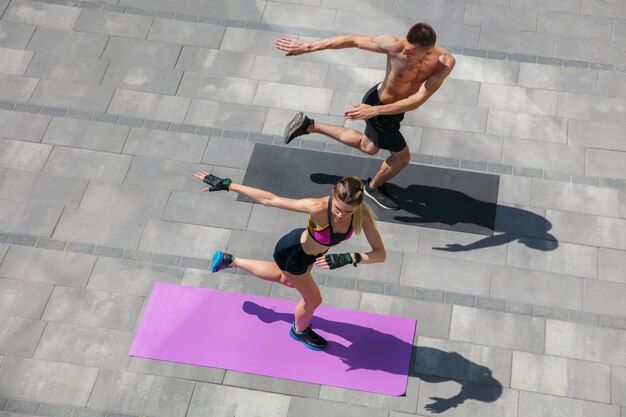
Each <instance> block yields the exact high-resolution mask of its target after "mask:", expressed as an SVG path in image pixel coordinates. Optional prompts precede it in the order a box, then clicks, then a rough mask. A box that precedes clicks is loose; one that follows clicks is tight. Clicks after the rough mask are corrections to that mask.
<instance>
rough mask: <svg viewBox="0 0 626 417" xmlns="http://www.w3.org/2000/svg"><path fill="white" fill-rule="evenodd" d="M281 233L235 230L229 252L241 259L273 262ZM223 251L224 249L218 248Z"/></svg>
mask: <svg viewBox="0 0 626 417" xmlns="http://www.w3.org/2000/svg"><path fill="white" fill-rule="evenodd" d="M281 237H282V235H281V234H280V233H262V232H249V231H246V232H243V231H239V230H233V231H232V235H231V237H230V240H229V241H228V248H227V250H228V252H229V253H232V254H233V255H235V256H239V257H241V258H252V259H263V260H267V261H271V260H273V258H272V254H273V252H274V247H275V245H276V242H278V240H279V239H280V238H281ZM216 249H222V250H223V247H222V248H216Z"/></svg>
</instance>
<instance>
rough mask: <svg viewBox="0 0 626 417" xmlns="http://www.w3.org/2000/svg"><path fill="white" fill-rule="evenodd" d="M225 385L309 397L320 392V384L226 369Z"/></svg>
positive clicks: (313, 396)
mask: <svg viewBox="0 0 626 417" xmlns="http://www.w3.org/2000/svg"><path fill="white" fill-rule="evenodd" d="M224 385H229V386H234V387H239V388H246V389H252V390H255V391H269V392H274V393H276V394H285V395H292V396H294V395H295V396H298V397H308V398H318V396H319V394H320V385H315V384H309V383H306V382H299V381H288V380H284V379H277V378H269V377H265V376H262V375H253V374H244V373H241V372H235V371H226V375H225V377H224Z"/></svg>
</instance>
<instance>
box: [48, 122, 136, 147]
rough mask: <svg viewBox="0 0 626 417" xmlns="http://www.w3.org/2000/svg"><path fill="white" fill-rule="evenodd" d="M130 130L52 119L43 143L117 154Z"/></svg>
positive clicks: (109, 125)
mask: <svg viewBox="0 0 626 417" xmlns="http://www.w3.org/2000/svg"><path fill="white" fill-rule="evenodd" d="M129 131H130V129H129V128H128V127H126V126H119V125H114V124H111V123H101V122H93V121H87V120H77V119H66V118H57V117H55V118H53V119H52V121H51V122H50V126H49V127H48V130H46V134H45V135H44V137H43V140H42V142H43V143H50V144H55V145H63V146H68V147H73V148H83V149H92V150H95V151H105V152H114V153H118V152H120V151H121V150H122V147H123V146H124V141H125V140H126V137H127V136H128V132H129Z"/></svg>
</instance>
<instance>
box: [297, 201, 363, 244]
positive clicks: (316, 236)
mask: <svg viewBox="0 0 626 417" xmlns="http://www.w3.org/2000/svg"><path fill="white" fill-rule="evenodd" d="M332 204H333V196H332V195H331V196H330V198H329V199H328V224H327V225H326V226H323V227H320V228H315V226H313V223H312V222H311V217H310V216H309V222H308V225H307V230H308V231H309V235H310V236H311V237H312V238H313V240H314V241H316V242H317V243H319V244H320V245H324V246H335V245H337V244H339V243H341V242H343V241H344V240H348V239H350V236H352V218H350V226H348V230H347V231H346V232H345V233H335V232H334V231H333V226H332V224H331V221H330V219H331V213H330V208H331V207H332Z"/></svg>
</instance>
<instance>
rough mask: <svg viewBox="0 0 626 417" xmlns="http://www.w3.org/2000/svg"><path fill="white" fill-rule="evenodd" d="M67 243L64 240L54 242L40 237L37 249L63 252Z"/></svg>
mask: <svg viewBox="0 0 626 417" xmlns="http://www.w3.org/2000/svg"><path fill="white" fill-rule="evenodd" d="M66 243H67V242H65V241H63V240H54V239H48V238H45V237H40V238H39V239H37V245H36V246H37V247H38V248H41V249H53V250H63V249H65V245H66Z"/></svg>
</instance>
